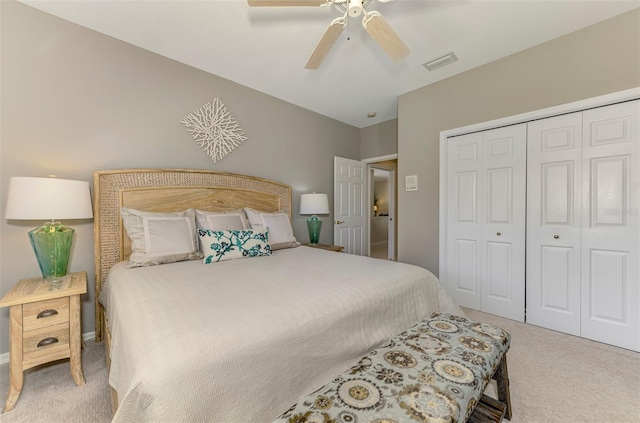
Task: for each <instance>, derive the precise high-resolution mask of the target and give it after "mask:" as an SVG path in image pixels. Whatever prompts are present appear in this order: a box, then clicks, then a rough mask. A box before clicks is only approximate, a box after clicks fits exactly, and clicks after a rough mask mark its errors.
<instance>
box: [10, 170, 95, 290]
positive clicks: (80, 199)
mask: <svg viewBox="0 0 640 423" xmlns="http://www.w3.org/2000/svg"><path fill="white" fill-rule="evenodd" d="M92 217H93V212H92V209H91V194H90V192H89V183H88V182H85V181H72V180H69V179H57V178H31V177H12V178H11V180H10V181H9V195H8V197H7V209H6V211H5V218H6V219H14V220H47V221H48V222H45V223H44V224H43V225H42V226H40V227H38V228H35V229H34V230H32V231H30V232H29V240H30V241H31V246H32V247H33V251H34V252H35V254H36V258H37V260H38V265H39V266H40V271H41V272H42V276H43V277H45V278H49V279H54V280H57V279H58V278H60V277H62V276H65V275H66V274H67V266H68V265H69V256H70V253H71V242H72V240H73V233H74V232H75V231H74V230H73V229H71V228H69V227H67V226H64V225H62V224H61V223H60V222H58V221H57V220H58V219H91V218H92Z"/></svg>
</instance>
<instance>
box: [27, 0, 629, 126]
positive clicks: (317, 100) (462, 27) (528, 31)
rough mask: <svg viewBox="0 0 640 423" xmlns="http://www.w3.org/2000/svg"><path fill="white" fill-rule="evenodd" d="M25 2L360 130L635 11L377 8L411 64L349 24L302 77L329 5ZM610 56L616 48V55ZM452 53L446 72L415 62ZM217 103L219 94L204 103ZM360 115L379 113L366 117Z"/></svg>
mask: <svg viewBox="0 0 640 423" xmlns="http://www.w3.org/2000/svg"><path fill="white" fill-rule="evenodd" d="M22 2H23V3H25V4H28V5H30V6H33V7H35V8H38V9H41V10H43V11H45V12H48V13H51V14H53V15H56V16H59V17H61V18H63V19H66V20H69V21H71V22H75V23H77V24H80V25H82V26H85V27H88V28H91V29H94V30H96V31H98V32H101V33H104V34H107V35H110V36H112V37H115V38H118V39H120V40H123V41H126V42H128V43H131V44H133V45H136V46H139V47H142V48H144V49H147V50H150V51H153V52H155V53H158V54H161V55H163V56H166V57H169V58H171V59H174V60H177V61H180V62H183V63H186V64H188V65H191V66H194V67H196V68H199V69H202V70H205V71H207V72H210V73H212V74H215V75H218V76H221V77H224V78H226V79H229V80H232V81H235V82H237V83H240V84H242V85H246V86H248V87H251V88H254V89H256V90H258V91H261V92H264V93H267V94H270V95H272V96H274V97H277V98H280V99H282V100H285V101H288V102H290V103H293V104H296V105H299V106H301V107H304V108H306V109H310V110H313V111H315V112H318V113H320V114H323V115H326V116H329V117H332V118H334V119H337V120H339V121H342V122H346V123H348V124H351V125H353V126H356V127H359V128H361V127H365V126H369V125H372V124H375V123H378V122H383V121H386V120H389V119H392V118H395V117H397V97H398V95H400V94H403V93H406V92H409V91H412V90H415V89H417V88H420V87H423V86H425V85H428V84H431V83H434V82H436V81H439V80H442V79H445V78H448V77H450V76H452V75H455V74H457V73H460V72H464V71H466V70H469V69H472V68H475V67H477V66H480V65H483V64H485V63H488V62H491V61H494V60H497V59H499V58H502V57H505V56H507V55H510V54H512V53H515V52H518V51H521V50H524V49H526V48H529V47H532V46H535V45H537V44H540V43H543V42H545V41H548V40H551V39H553V38H556V37H559V36H561V35H564V34H567V33H569V32H572V31H576V30H578V29H581V28H584V27H586V26H589V25H591V24H594V23H596V22H599V21H602V20H605V19H609V18H611V17H613V16H616V15H619V14H621V13H624V12H626V11H629V10H631V9H633V8H637V7H640V0H634V1H614V0H610V1H582V0H535V1H515V0H503V1H486V0H470V1H456V0H445V1H442V0H437V1H427V0H422V1H408V0H396V1H394V2H391V3H380V2H374V5H373V7H372V8H373V9H375V10H378V11H380V12H381V13H382V14H383V15H384V17H385V18H386V20H387V21H388V22H389V23H390V25H391V26H392V27H393V28H394V29H395V31H396V32H397V33H398V35H399V36H400V37H401V38H402V39H403V40H404V42H405V43H406V44H407V46H408V47H409V49H410V50H411V54H410V55H409V57H407V58H406V59H405V60H403V61H401V62H398V63H395V62H392V61H391V60H390V59H389V58H388V57H387V56H386V54H385V53H384V52H383V51H382V50H381V49H380V48H379V47H378V45H377V44H376V43H375V41H374V40H373V39H371V37H370V36H369V35H368V34H367V33H366V31H365V30H364V29H363V28H362V25H361V20H362V19H361V17H360V18H351V20H350V25H349V26H350V28H349V29H350V35H351V40H350V41H347V39H346V36H347V31H346V30H345V31H344V33H343V35H342V37H341V38H340V39H339V40H338V41H337V42H336V45H335V46H334V48H333V50H332V51H331V52H330V53H329V55H328V56H327V58H326V60H325V61H324V63H323V64H322V66H321V67H320V69H318V70H306V69H304V65H305V64H306V62H307V60H308V58H309V56H310V54H311V52H312V51H313V49H314V48H315V46H316V44H317V42H318V41H319V40H320V37H321V36H322V34H323V33H324V31H325V29H326V27H327V26H328V25H329V23H330V22H331V20H332V19H334V18H336V17H339V16H340V14H339V12H338V11H337V10H336V9H335V8H334V7H333V6H331V7H271V8H250V7H248V6H247V4H246V2H245V1H243V0H209V1H186V0H173V1H159V0H151V1H136V0H127V1H113V0H111V1H105V0H83V1H59V0H47V1H42V0H40V1H31V0H22ZM612 48H615V47H614V46H612ZM450 51H453V52H454V53H455V54H456V55H457V56H458V58H459V60H458V61H457V62H455V63H454V64H452V65H450V66H447V67H444V68H441V69H438V70H436V71H433V72H429V71H427V70H426V69H425V68H424V67H423V66H422V64H423V63H425V62H427V61H430V60H432V59H434V58H437V57H439V56H441V55H444V54H446V53H448V52H450ZM211 94H212V96H215V92H213V93H211ZM368 112H376V113H377V116H376V117H375V118H373V119H370V118H367V113H368Z"/></svg>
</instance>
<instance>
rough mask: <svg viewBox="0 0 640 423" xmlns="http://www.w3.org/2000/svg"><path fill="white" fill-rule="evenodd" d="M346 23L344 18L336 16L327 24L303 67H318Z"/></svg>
mask: <svg viewBox="0 0 640 423" xmlns="http://www.w3.org/2000/svg"><path fill="white" fill-rule="evenodd" d="M346 23H347V21H346V20H345V18H338V19H336V20H334V21H333V22H331V25H329V28H327V30H326V31H325V33H324V35H323V36H322V38H321V39H320V42H318V45H317V46H316V49H315V50H313V53H311V57H310V58H309V61H308V62H307V64H306V65H305V69H318V68H319V67H320V65H321V64H322V62H323V61H324V58H325V57H327V54H329V50H331V47H333V45H334V44H335V43H336V40H337V39H338V37H340V34H342V31H344V27H345V25H346Z"/></svg>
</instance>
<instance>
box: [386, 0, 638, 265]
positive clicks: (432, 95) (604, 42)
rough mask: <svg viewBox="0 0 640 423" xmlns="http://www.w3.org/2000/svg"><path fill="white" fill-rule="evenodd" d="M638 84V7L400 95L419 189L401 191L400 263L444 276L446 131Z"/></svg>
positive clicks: (406, 161) (401, 156)
mask: <svg viewBox="0 0 640 423" xmlns="http://www.w3.org/2000/svg"><path fill="white" fill-rule="evenodd" d="M461 60H464V58H461ZM638 86H640V9H635V10H633V11H631V12H628V13H625V14H623V15H620V16H617V17H615V18H613V19H610V20H607V21H604V22H601V23H598V24H596V25H593V26H590V27H587V28H585V29H583V30H580V31H577V32H574V33H571V34H568V35H566V36H563V37H560V38H557V39H555V40H552V41H549V42H547V43H544V44H541V45H538V46H536V47H533V48H530V49H528V50H525V51H522V52H520V53H517V54H514V55H511V56H508V57H506V58H504V59H501V60H498V61H495V62H492V63H489V64H487V65H485V66H482V67H479V68H476V69H473V70H470V71H467V72H465V73H462V74H460V75H457V76H454V77H452V78H449V79H446V80H443V81H440V82H438V83H435V84H432V85H429V86H426V87H424V88H421V89H418V90H415V91H413V92H410V93H407V94H404V95H402V96H400V97H399V104H398V168H399V175H398V180H399V181H403V180H404V177H405V176H406V175H418V188H419V190H418V191H412V192H406V191H404V189H402V188H400V189H399V193H398V194H399V200H398V201H399V219H398V224H399V228H398V230H399V233H398V240H399V246H398V248H399V251H398V253H399V257H398V258H399V260H400V261H403V262H408V263H413V264H417V265H420V266H423V267H426V268H428V269H429V270H431V271H432V272H434V273H435V274H438V191H439V185H438V184H439V169H438V166H439V134H440V131H443V130H447V129H453V128H457V127H461V126H466V125H470V124H474V123H479V122H485V121H489V120H493V119H498V118H501V117H507V116H512V115H517V114H520V113H524V112H529V111H534V110H539V109H544V108H547V107H551V106H554V105H559V104H564V103H569V102H573V101H577V100H582V99H586V98H590V97H595V96H598V95H603V94H607V93H611V92H616V91H622V90H625V89H629V88H634V87H638ZM400 185H402V184H400Z"/></svg>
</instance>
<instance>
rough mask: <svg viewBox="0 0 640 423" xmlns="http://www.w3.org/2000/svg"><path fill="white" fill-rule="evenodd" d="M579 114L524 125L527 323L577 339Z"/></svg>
mask: <svg viewBox="0 0 640 423" xmlns="http://www.w3.org/2000/svg"><path fill="white" fill-rule="evenodd" d="M581 145H582V113H581V112H578V113H572V114H568V115H563V116H557V117H553V118H548V119H542V120H538V121H534V122H529V124H528V139H527V288H526V291H527V323H531V324H534V325H538V326H543V327H546V328H550V329H555V330H559V331H561V332H566V333H570V334H573V335H578V336H579V335H580V240H581V235H580V231H581V213H580V210H581V191H580V184H581V164H582V161H581Z"/></svg>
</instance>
